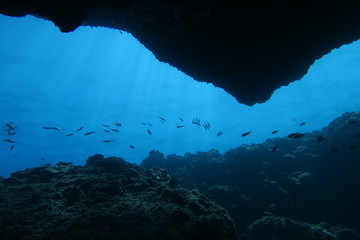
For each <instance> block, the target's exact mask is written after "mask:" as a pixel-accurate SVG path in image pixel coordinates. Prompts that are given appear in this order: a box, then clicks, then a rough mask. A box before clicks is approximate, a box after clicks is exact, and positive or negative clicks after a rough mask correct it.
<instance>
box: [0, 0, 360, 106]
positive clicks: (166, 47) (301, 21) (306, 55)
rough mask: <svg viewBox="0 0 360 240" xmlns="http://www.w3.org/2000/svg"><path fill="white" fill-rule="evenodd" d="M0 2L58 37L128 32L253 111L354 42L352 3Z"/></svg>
mask: <svg viewBox="0 0 360 240" xmlns="http://www.w3.org/2000/svg"><path fill="white" fill-rule="evenodd" d="M74 3H75V1H73V2H72V3H67V2H66V1H62V2H57V1H55V2H54V1H50V2H49V3H47V4H45V3H44V2H40V1H39V2H37V1H31V2H30V1H28V2H27V3H22V2H20V1H17V0H13V1H5V3H4V1H2V2H1V3H0V13H2V14H6V15H10V16H24V15H26V14H33V15H36V16H41V17H45V18H48V19H50V20H51V21H53V22H54V23H55V24H56V25H57V26H58V27H59V28H60V30H61V31H63V32H69V31H73V30H75V29H76V28H77V27H78V26H80V25H91V26H105V27H110V28H116V29H120V30H124V31H128V32H130V33H132V34H133V35H134V36H135V37H136V38H137V39H138V40H139V41H140V42H141V43H143V44H144V45H145V46H146V47H147V48H148V49H149V50H151V51H152V52H153V53H154V55H155V56H156V57H157V58H158V59H159V60H160V61H163V62H167V63H169V64H171V65H172V66H174V67H176V68H178V69H179V70H181V71H183V72H185V73H186V74H188V75H190V76H192V77H193V78H195V79H196V80H198V81H206V82H212V83H213V84H214V85H215V86H218V87H222V88H224V89H225V90H226V91H227V92H228V93H230V94H232V95H233V96H234V97H235V98H236V99H237V100H238V101H239V102H241V103H245V104H248V105H253V104H255V103H258V102H264V101H266V100H267V99H269V98H270V96H271V94H272V92H273V91H274V90H275V89H277V88H279V87H281V86H283V85H287V84H289V83H290V82H292V81H295V80H298V79H300V78H301V77H302V76H303V75H304V74H306V72H307V70H308V68H309V66H310V65H311V64H313V63H314V61H315V60H316V59H319V58H321V57H322V56H323V55H324V54H327V53H329V52H330V51H331V50H332V49H334V48H337V47H340V46H341V45H343V44H346V43H350V42H352V41H354V40H358V39H359V38H360V14H359V12H360V2H357V1H299V0H296V1H285V0H279V1H267V2H266V3H265V4H264V3H262V1H256V0H254V1H238V2H237V6H235V5H234V3H233V1H229V0H208V1H205V0H199V1H195V0H193V1H188V0H124V1H111V0H108V1H95V0H93V1H87V3H86V4H85V5H74Z"/></svg>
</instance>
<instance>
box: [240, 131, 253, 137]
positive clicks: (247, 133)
mask: <svg viewBox="0 0 360 240" xmlns="http://www.w3.org/2000/svg"><path fill="white" fill-rule="evenodd" d="M250 133H251V131H249V132H245V133H243V134H241V136H242V137H245V136H247V135H249V134H250Z"/></svg>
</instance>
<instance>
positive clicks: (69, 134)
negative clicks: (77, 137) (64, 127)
mask: <svg viewBox="0 0 360 240" xmlns="http://www.w3.org/2000/svg"><path fill="white" fill-rule="evenodd" d="M83 129H84V127H80V128H78V129H76V130H75V131H73V132H72V133H68V134H66V135H65V136H72V135H74V134H75V133H77V132H80V131H81V130H83Z"/></svg>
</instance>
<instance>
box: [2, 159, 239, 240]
mask: <svg viewBox="0 0 360 240" xmlns="http://www.w3.org/2000/svg"><path fill="white" fill-rule="evenodd" d="M0 196H1V198H0V236H1V239H2V240H7V239H9V240H10V239H11V240H14V239H97V240H100V239H130V240H131V239H149V240H150V239H179V240H181V239H214V240H215V239H236V231H235V226H234V223H233V221H232V219H231V218H230V217H229V215H228V213H227V212H226V211H225V210H224V209H223V208H222V207H220V206H218V205H217V204H216V203H215V202H214V201H212V200H210V199H209V198H208V197H206V196H205V195H203V194H200V193H199V192H198V191H196V190H192V191H190V190H187V189H184V188H183V187H182V186H181V185H180V184H179V182H178V181H177V180H176V179H173V178H171V177H170V176H169V175H168V174H167V171H166V170H163V169H160V168H154V169H149V170H144V169H143V168H142V167H139V166H137V165H135V164H130V163H127V162H126V161H125V160H123V159H121V158H115V157H112V158H105V157H104V156H102V155H95V156H93V157H90V158H89V159H88V161H87V163H86V165H85V166H84V167H81V166H74V165H72V164H71V163H58V164H57V165H56V166H54V167H51V166H50V165H46V166H43V167H39V168H32V169H27V170H25V171H20V172H16V173H14V174H12V176H11V177H9V178H5V179H0Z"/></svg>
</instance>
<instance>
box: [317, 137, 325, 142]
mask: <svg viewBox="0 0 360 240" xmlns="http://www.w3.org/2000/svg"><path fill="white" fill-rule="evenodd" d="M325 139H326V138H325V137H323V136H317V137H316V141H317V142H321V141H324V140H325Z"/></svg>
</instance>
